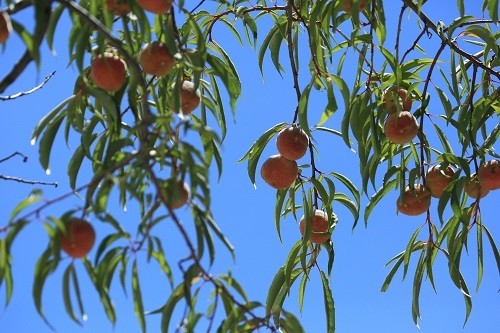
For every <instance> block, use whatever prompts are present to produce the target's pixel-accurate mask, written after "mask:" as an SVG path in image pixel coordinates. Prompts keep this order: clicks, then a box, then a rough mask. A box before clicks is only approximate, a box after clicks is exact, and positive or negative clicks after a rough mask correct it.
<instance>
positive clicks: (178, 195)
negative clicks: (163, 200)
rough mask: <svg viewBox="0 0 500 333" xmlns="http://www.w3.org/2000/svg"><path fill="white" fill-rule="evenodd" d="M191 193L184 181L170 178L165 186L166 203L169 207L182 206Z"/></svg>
mask: <svg viewBox="0 0 500 333" xmlns="http://www.w3.org/2000/svg"><path fill="white" fill-rule="evenodd" d="M190 195H191V189H190V188H189V185H188V184H187V183H186V182H182V183H181V182H179V181H178V180H177V179H175V180H171V181H170V182H169V186H168V187H167V204H168V207H169V208H170V209H177V208H180V207H182V206H184V205H185V204H186V203H187V202H188V200H189V196H190Z"/></svg>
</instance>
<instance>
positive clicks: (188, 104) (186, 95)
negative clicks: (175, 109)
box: [181, 81, 201, 115]
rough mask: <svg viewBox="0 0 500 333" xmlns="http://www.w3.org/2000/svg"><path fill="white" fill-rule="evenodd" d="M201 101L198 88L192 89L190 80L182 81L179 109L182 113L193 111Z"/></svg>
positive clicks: (192, 84)
mask: <svg viewBox="0 0 500 333" xmlns="http://www.w3.org/2000/svg"><path fill="white" fill-rule="evenodd" d="M200 102H201V94H200V91H199V90H198V89H196V90H195V89H194V83H193V82H191V81H184V82H182V86H181V110H182V114H184V115H188V114H190V113H191V112H193V111H194V110H195V109H196V108H197V107H198V105H200Z"/></svg>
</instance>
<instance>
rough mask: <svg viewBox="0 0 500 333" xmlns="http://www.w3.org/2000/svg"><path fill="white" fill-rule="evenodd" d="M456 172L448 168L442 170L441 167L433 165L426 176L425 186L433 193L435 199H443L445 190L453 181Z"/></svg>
mask: <svg viewBox="0 0 500 333" xmlns="http://www.w3.org/2000/svg"><path fill="white" fill-rule="evenodd" d="M454 174H455V171H454V170H453V168H452V167H450V166H447V167H445V168H443V169H441V167H440V165H439V164H438V165H433V166H432V167H430V168H429V170H427V173H426V174H425V185H426V186H427V188H428V189H429V191H431V195H432V196H433V197H435V198H441V195H442V194H443V192H444V189H445V188H446V187H447V186H448V185H449V184H450V183H451V181H452V180H453V175H454Z"/></svg>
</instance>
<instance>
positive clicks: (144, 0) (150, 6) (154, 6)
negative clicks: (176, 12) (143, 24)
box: [137, 0, 172, 15]
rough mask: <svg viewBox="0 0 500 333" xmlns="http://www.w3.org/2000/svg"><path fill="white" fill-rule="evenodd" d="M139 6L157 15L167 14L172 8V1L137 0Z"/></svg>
mask: <svg viewBox="0 0 500 333" xmlns="http://www.w3.org/2000/svg"><path fill="white" fill-rule="evenodd" d="M137 5H139V7H141V8H142V9H144V10H147V11H149V12H152V13H155V14H159V15H161V14H166V13H168V12H169V11H170V8H172V0H137Z"/></svg>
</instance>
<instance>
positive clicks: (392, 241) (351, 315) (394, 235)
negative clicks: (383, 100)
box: [0, 0, 500, 333]
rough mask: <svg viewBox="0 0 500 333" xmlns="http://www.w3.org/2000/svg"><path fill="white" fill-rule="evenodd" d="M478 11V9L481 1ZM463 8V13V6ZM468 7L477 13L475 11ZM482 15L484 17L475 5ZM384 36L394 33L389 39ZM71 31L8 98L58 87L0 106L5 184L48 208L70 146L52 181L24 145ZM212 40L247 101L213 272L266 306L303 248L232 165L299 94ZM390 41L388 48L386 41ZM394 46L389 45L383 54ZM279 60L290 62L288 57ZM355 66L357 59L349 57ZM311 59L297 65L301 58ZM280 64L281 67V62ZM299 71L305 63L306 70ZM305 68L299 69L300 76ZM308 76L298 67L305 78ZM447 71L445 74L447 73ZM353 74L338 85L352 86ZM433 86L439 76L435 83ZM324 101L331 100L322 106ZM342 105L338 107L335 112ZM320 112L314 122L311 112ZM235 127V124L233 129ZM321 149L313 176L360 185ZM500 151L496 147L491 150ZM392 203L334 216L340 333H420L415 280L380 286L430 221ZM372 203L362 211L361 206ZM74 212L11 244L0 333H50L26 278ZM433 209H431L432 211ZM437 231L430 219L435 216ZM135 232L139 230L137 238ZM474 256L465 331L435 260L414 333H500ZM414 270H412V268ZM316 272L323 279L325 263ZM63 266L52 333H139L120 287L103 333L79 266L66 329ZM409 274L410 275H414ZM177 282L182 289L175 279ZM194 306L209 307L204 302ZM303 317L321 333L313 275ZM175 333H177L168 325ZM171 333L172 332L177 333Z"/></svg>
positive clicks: (145, 276)
mask: <svg viewBox="0 0 500 333" xmlns="http://www.w3.org/2000/svg"><path fill="white" fill-rule="evenodd" d="M477 2H479V1H477ZM385 3H386V6H387V18H388V33H389V34H391V35H392V34H393V33H394V32H395V28H392V27H395V19H396V18H397V14H398V13H399V8H400V5H399V2H397V1H394V3H398V5H397V6H395V7H390V4H389V3H392V1H386V2H385ZM443 3H447V4H448V5H444V4H443V5H442V7H437V6H439V5H434V7H432V5H429V6H427V7H426V11H427V12H428V13H429V14H431V16H432V17H433V18H435V19H442V20H443V21H444V22H445V24H446V23H449V22H450V21H451V18H452V17H455V16H458V13H457V12H456V11H455V10H442V8H444V7H447V8H448V7H449V8H454V7H455V5H456V1H451V0H447V1H443ZM468 6H469V4H468ZM470 6H471V7H472V4H471V5H470ZM477 6H479V5H477ZM30 15H31V14H29V15H25V14H22V15H21V14H20V15H16V16H14V19H17V20H19V21H22V22H23V23H25V22H28V21H30V20H31V16H30ZM389 27H391V28H389ZM415 27H416V24H415V22H414V21H412V22H407V23H406V25H405V28H408V29H410V30H408V31H409V32H408V33H404V34H403V35H402V38H403V42H404V44H405V45H407V46H408V45H411V43H412V41H413V39H412V38H414V36H416V32H415V31H416V30H411V29H413V28H415ZM66 33H67V29H66V27H63V26H61V27H59V28H58V33H57V35H56V45H57V51H58V54H57V56H55V57H54V56H52V55H51V54H49V52H48V50H47V48H46V45H45V44H44V45H43V64H42V67H41V69H40V71H36V70H35V68H34V66H33V65H31V66H30V68H29V70H28V71H26V72H25V73H23V76H22V78H20V79H19V80H18V81H17V82H16V83H15V84H13V85H12V86H11V87H10V88H9V89H8V91H6V92H5V93H4V95H6V94H14V93H16V92H18V91H25V90H28V89H30V88H32V87H33V86H35V85H37V84H38V83H40V82H41V80H43V78H44V77H45V76H46V75H47V74H49V73H50V72H51V71H54V70H55V71H56V75H55V76H54V77H53V78H52V79H51V80H50V81H49V83H48V84H47V85H45V86H44V87H43V89H42V90H40V91H38V92H36V93H34V94H32V95H29V96H26V97H23V98H20V99H17V100H15V101H7V102H2V103H1V110H0V112H1V115H2V117H3V121H2V122H1V124H0V140H1V141H0V142H2V145H1V149H0V158H1V157H4V156H7V155H10V154H11V153H13V152H14V151H19V152H22V153H23V154H25V155H27V156H28V157H29V160H28V162H27V163H22V161H21V159H18V158H14V159H12V160H9V161H7V162H5V163H2V164H0V174H1V175H10V176H17V177H23V178H26V179H34V180H42V181H55V182H58V183H59V186H58V187H57V188H51V187H50V186H46V187H43V190H44V192H45V194H46V198H53V197H56V196H59V195H61V194H63V193H66V192H68V190H69V186H68V184H67V176H66V164H67V161H68V160H69V158H70V157H71V155H72V153H73V151H74V149H75V148H76V145H74V146H70V147H67V146H66V145H65V144H64V142H63V141H64V140H63V138H62V136H59V137H58V139H57V140H56V145H55V147H54V149H53V154H52V158H51V160H52V163H51V171H52V172H51V175H50V176H47V175H45V172H44V170H42V168H41V167H40V165H39V163H38V147H37V146H31V145H30V135H31V131H32V129H33V128H34V126H35V124H36V123H37V121H38V120H39V119H40V118H41V117H42V116H43V115H44V114H45V113H46V112H48V111H49V110H50V109H52V108H53V107H54V106H56V105H57V104H58V103H59V102H60V101H61V100H62V99H64V98H66V97H67V96H69V95H70V94H71V93H72V89H73V83H74V79H75V77H76V75H77V70H76V69H75V68H74V66H70V67H67V63H68V58H67V49H66V47H67V36H66ZM264 35H265V31H264V30H262V31H261V33H260V35H259V41H260V42H261V41H262V39H263V38H264ZM216 38H217V40H218V42H219V43H220V44H222V46H223V47H225V48H226V49H227V51H228V52H229V54H230V55H232V56H233V60H234V62H235V64H236V67H237V69H238V70H239V74H240V76H241V79H242V83H243V95H242V98H241V100H240V101H239V103H238V106H237V115H236V118H235V119H233V118H232V117H230V116H229V115H228V116H229V117H228V119H230V121H229V129H228V135H227V138H226V141H225V143H224V145H223V158H224V173H223V176H222V178H221V180H220V182H217V181H216V180H217V177H216V174H215V170H214V173H213V177H212V179H211V181H212V185H211V186H212V196H213V201H212V203H213V211H214V215H215V217H216V219H217V222H218V223H219V225H220V227H221V228H222V230H223V231H224V232H225V233H226V235H227V236H228V237H229V239H230V240H231V242H232V243H233V244H234V245H235V248H236V258H237V259H236V262H233V261H232V260H231V258H230V256H229V255H228V254H227V253H226V252H225V250H224V248H223V247H221V246H219V247H218V251H217V253H218V258H217V260H216V264H215V265H214V266H213V267H212V269H211V273H213V274H217V273H224V272H226V271H227V270H228V269H230V270H231V271H232V272H233V274H234V276H235V277H236V278H237V279H238V280H239V281H240V283H241V284H242V285H243V286H244V287H245V288H246V290H247V292H248V295H249V297H250V298H251V299H254V300H260V301H261V302H264V301H265V296H266V293H267V287H268V286H269V284H270V282H271V280H272V278H273V276H274V274H275V272H276V271H277V269H278V268H279V267H280V266H281V265H282V264H283V263H284V262H285V260H286V257H287V254H288V249H289V248H290V247H291V245H292V244H294V242H295V241H296V240H297V239H299V238H300V234H299V231H298V226H297V222H296V221H295V220H294V219H293V218H292V217H288V218H287V219H286V220H284V221H283V222H282V236H283V243H280V241H279V239H278V236H277V234H276V231H275V227H274V221H273V213H274V200H275V191H274V190H272V189H271V188H269V187H268V186H266V185H265V184H264V183H263V181H262V180H261V179H260V177H258V178H257V189H254V188H253V186H252V184H251V183H250V181H249V179H248V177H247V173H246V164H244V163H237V162H236V161H237V160H238V159H239V158H240V157H241V156H242V155H243V154H244V152H245V151H246V150H247V148H248V147H249V146H250V145H251V144H252V142H253V141H254V140H255V139H257V138H258V137H259V136H260V135H261V134H262V133H263V132H264V131H265V130H266V129H268V128H270V127H272V126H273V125H275V124H276V123H278V122H282V121H288V122H289V121H291V120H292V116H293V110H294V108H295V104H296V102H295V92H294V91H293V85H292V80H291V76H290V70H289V69H288V68H287V67H286V65H285V68H286V74H285V75H284V76H283V77H280V76H279V75H278V74H277V73H276V71H275V70H274V69H273V68H272V65H271V61H270V59H268V58H267V59H266V62H265V63H266V72H265V77H264V80H263V79H262V76H261V75H260V72H259V69H258V63H257V55H256V52H255V51H254V50H253V49H251V48H250V47H240V46H238V45H237V44H236V43H234V41H233V40H232V38H231V37H228V36H224V34H221V33H219V34H218V35H216ZM389 40H390V38H389ZM393 45H394V44H393V43H391V42H390V41H389V42H388V45H386V47H388V48H391V47H392V46H393ZM426 45H433V46H432V47H431V48H430V49H429V54H427V55H426V56H428V57H432V56H433V55H434V52H435V51H436V50H437V48H438V47H439V42H438V38H437V36H434V37H433V38H432V39H431V40H430V41H429V43H426ZM21 52H23V47H22V45H21V43H20V41H19V39H18V37H17V36H15V37H13V38H11V39H10V40H9V42H8V44H7V47H6V48H5V50H4V51H3V52H2V53H0V59H1V61H0V63H1V66H0V76H3V74H4V73H5V71H6V70H7V69H8V68H10V66H11V65H12V63H13V61H14V60H15V59H17V57H18V56H19V55H20V54H21ZM283 53H285V52H283ZM351 54H352V56H353V57H357V55H355V54H354V53H351ZM305 56H306V55H305V54H304V57H305ZM284 59H285V58H284ZM304 59H305V58H304ZM303 65H305V63H304V64H303ZM304 68H305V67H304ZM443 69H444V70H445V71H446V70H447V65H443ZM348 76H349V73H348V72H345V73H343V77H344V78H345V79H346V80H347V77H348ZM437 77H438V74H437V73H436V74H435V78H436V79H437ZM325 99H326V98H325ZM436 102H437V100H434V102H433V103H434V104H431V106H430V110H433V109H435V110H436V113H440V112H441V111H440V110H441V106H440V104H439V103H438V102H437V103H438V104H435V103H436ZM313 103H314V104H312V105H310V106H309V109H310V112H311V123H312V122H313V121H315V120H317V119H318V117H319V115H320V113H321V111H322V110H323V108H324V105H325V103H324V101H323V100H321V99H319V98H316V99H315V100H314V102H313ZM341 105H343V104H341ZM315 108H316V109H317V112H316V111H315ZM341 117H342V107H341V109H340V110H339V111H338V113H337V114H336V115H335V116H333V117H332V119H331V120H329V121H328V123H327V124H326V125H327V126H330V127H332V128H334V129H340V127H339V122H340V119H341ZM233 120H234V121H233ZM316 140H317V146H318V150H319V155H318V158H319V163H320V167H322V168H324V169H331V170H335V171H337V172H340V173H343V174H345V175H347V176H349V177H352V178H353V179H355V181H356V183H357V185H358V186H359V185H360V181H359V178H358V177H356V172H357V170H358V166H357V156H356V155H355V154H354V153H353V152H352V151H350V150H349V149H348V148H347V147H346V146H345V145H344V144H343V142H342V141H341V140H340V139H339V138H338V137H334V136H331V135H327V134H324V133H317V137H316ZM495 148H496V149H497V150H498V149H500V147H498V145H497V146H496V147H495ZM275 152H276V148H275V146H274V141H273V142H271V143H270V144H269V146H268V147H267V148H266V150H265V151H264V154H263V158H265V157H266V156H269V155H272V154H274V153H275ZM83 172H84V173H82V174H81V175H80V176H79V179H80V181H85V180H86V179H88V177H89V171H88V169H86V170H84V171H83ZM31 189H32V187H31V186H30V185H24V184H19V183H15V182H7V181H1V183H0V199H1V201H0V202H1V204H0V226H3V225H4V224H5V223H6V221H7V219H8V216H9V214H10V212H11V210H12V207H14V206H15V205H16V204H17V203H18V202H19V201H20V200H22V199H23V198H25V197H26V196H27V195H28V194H29V192H30V191H31ZM397 194H398V193H397V192H393V193H391V194H390V195H388V196H387V197H386V198H385V199H384V200H383V201H382V202H381V203H380V204H379V206H378V207H377V208H376V209H375V210H374V212H373V214H372V216H371V218H370V221H369V226H368V228H366V229H365V228H364V227H363V226H362V223H360V225H359V226H358V227H357V228H356V229H355V230H354V232H352V230H351V226H352V215H351V214H350V213H349V212H348V211H347V210H346V209H344V208H343V207H342V206H339V205H337V208H336V210H335V211H336V213H337V215H338V216H339V225H338V226H337V228H336V230H335V233H334V235H333V241H334V244H335V250H336V257H335V263H334V268H333V273H332V276H333V278H332V284H331V287H332V289H333V292H334V299H335V305H336V322H337V332H340V333H344V332H347V333H350V332H367V331H369V332H375V333H378V332H380V333H382V332H417V331H418V329H417V328H416V327H415V325H414V324H413V322H412V319H411V286H412V284H411V282H412V277H413V271H412V270H410V272H409V274H408V277H407V279H406V280H405V281H404V282H400V278H401V275H400V274H398V276H397V278H396V279H395V280H394V281H393V284H392V286H391V287H390V288H389V291H388V292H386V293H381V292H380V286H381V284H382V281H383V280H384V278H385V275H386V274H387V273H388V271H389V270H388V269H387V268H384V264H385V263H386V261H387V260H388V259H390V258H391V257H392V256H393V255H395V254H396V253H398V252H399V251H401V250H402V249H404V247H405V246H406V244H407V242H408V239H409V237H410V235H411V234H412V233H413V231H414V230H415V229H416V228H417V227H418V226H419V225H421V224H422V223H424V222H425V217H423V216H419V217H405V216H403V215H399V216H397V215H396V208H395V200H396V197H397ZM499 202H500V192H498V191H497V192H495V193H491V194H490V195H489V196H488V197H487V198H485V200H484V201H483V202H482V206H481V208H482V216H483V221H484V223H485V224H486V225H487V226H488V227H489V228H490V230H491V232H492V233H493V235H494V236H495V237H496V239H497V240H498V239H499V235H500V226H499V219H498V213H497V212H495V211H494V207H495V205H496V206H498V203H499ZM366 203H367V199H366V198H364V199H363V204H364V205H366ZM79 204H81V202H80V201H79V200H78V199H77V198H73V199H71V200H67V201H65V202H63V203H61V204H57V205H54V206H53V207H51V208H50V209H48V210H46V211H44V212H43V213H42V214H41V216H40V220H35V221H33V223H32V224H31V225H30V226H29V227H28V228H26V229H25V230H24V232H23V233H22V235H21V236H20V237H18V239H17V241H16V243H15V245H14V248H13V251H14V252H13V255H14V276H15V286H14V288H15V289H14V297H13V299H12V301H11V304H10V306H9V307H8V308H7V309H0V331H2V332H37V333H44V332H50V330H49V329H48V328H47V327H46V326H45V325H44V323H43V321H42V320H41V319H40V317H39V316H38V315H37V313H36V310H35V307H34V304H33V300H32V296H31V288H32V282H33V272H34V266H35V262H36V260H37V258H38V255H39V254H40V253H41V252H42V251H43V250H44V249H45V247H46V244H47V236H46V234H45V231H44V229H43V227H42V222H43V219H44V218H45V217H46V216H49V215H54V216H58V214H61V213H63V212H65V211H66V210H68V209H71V208H72V207H76V206H77V205H79ZM435 206H436V202H434V203H433V207H435ZM185 213H186V211H185V212H182V213H181V216H182V218H183V220H184V221H185V223H186V224H187V225H189V223H190V219H189V215H187V214H185ZM117 216H119V217H120V219H121V222H122V223H123V224H124V225H126V226H130V225H132V226H133V225H134V223H136V222H137V221H138V215H137V214H136V211H135V210H134V208H133V207H130V209H129V211H128V212H127V213H124V212H119V210H118V208H117ZM434 218H435V219H436V220H437V216H435V215H434ZM164 228H165V234H164V235H165V237H164V238H165V243H164V246H165V248H166V251H167V255H171V256H172V258H173V259H172V261H171V264H172V266H176V258H178V256H182V255H184V254H185V251H184V245H183V243H182V240H181V239H180V237H179V235H177V234H175V231H174V229H172V228H169V227H168V226H165V227H164ZM96 229H97V233H98V240H97V241H98V242H99V240H100V239H101V238H102V235H103V234H105V232H106V231H107V229H106V227H104V226H102V225H100V224H96ZM131 230H134V229H133V228H132V229H131ZM470 244H471V246H470V253H469V255H468V256H464V258H463V263H462V266H463V267H464V275H465V277H466V279H467V281H468V283H469V287H470V289H471V290H472V291H473V310H472V314H471V317H470V319H469V321H468V323H467V325H466V326H465V327H464V328H463V329H462V325H463V320H464V312H465V308H464V304H463V299H462V296H461V294H460V292H459V291H458V290H457V289H456V288H455V287H454V285H453V283H452V282H451V280H450V279H449V277H448V272H447V265H446V263H445V262H444V261H443V260H442V258H440V259H438V260H437V262H436V264H435V281H436V284H437V294H435V293H434V292H433V290H432V288H431V286H430V284H429V283H428V282H424V284H423V287H422V293H421V313H422V322H421V325H420V326H421V331H422V332H429V333H433V332H440V333H454V332H469V333H477V332H494V331H496V330H498V327H500V316H498V311H499V309H500V299H499V294H498V288H499V286H500V283H499V282H500V279H499V276H498V271H497V268H496V264H495V262H494V261H493V259H492V254H491V250H490V249H489V248H488V247H486V251H485V273H484V279H483V283H482V285H481V288H480V290H479V292H478V293H476V292H475V281H476V275H475V271H476V262H475V243H474V242H473V241H471V243H470ZM413 259H414V260H416V258H413ZM321 260H322V265H324V267H326V260H325V258H324V257H323V258H322V259H321ZM68 263H69V261H67V260H66V261H64V262H63V263H61V266H60V268H59V269H58V270H57V272H56V273H55V274H54V275H53V276H51V277H50V278H49V279H48V281H47V283H46V287H45V290H44V297H43V302H44V309H45V312H46V315H47V317H48V319H49V320H50V321H51V322H52V323H53V324H54V326H55V327H56V329H57V331H58V332H75V333H77V332H82V333H83V332H112V331H114V332H120V333H121V332H124V333H129V332H130V333H133V332H139V325H138V324H137V321H136V318H135V316H134V314H133V305H132V301H131V295H130V294H129V295H128V298H126V297H124V296H123V293H122V291H121V288H120V286H119V283H118V282H117V281H115V283H114V284H113V288H112V294H113V297H114V299H115V304H116V307H117V314H118V321H117V324H116V326H115V328H114V329H113V327H112V326H111V325H110V324H109V323H108V321H107V320H106V317H105V315H104V313H103V311H102V307H101V305H100V304H99V302H98V297H97V295H96V293H95V292H94V289H93V287H92V286H91V285H90V284H89V283H88V281H87V279H86V278H85V277H84V274H82V273H84V272H83V270H82V266H81V263H77V264H76V265H77V269H78V272H79V273H80V274H79V277H80V282H81V284H82V286H81V288H82V290H83V297H84V301H85V309H86V312H87V315H88V320H87V321H86V322H85V324H84V326H83V327H81V328H80V327H78V326H76V325H75V324H74V323H73V322H71V321H70V319H69V318H68V317H67V315H66V314H65V311H64V307H63V303H62V292H61V282H60V281H61V275H62V272H63V271H64V268H65V267H66V265H67V264H68ZM412 267H413V266H412ZM140 269H141V273H140V278H141V283H142V287H143V295H144V298H145V307H146V309H148V310H150V309H154V308H156V307H158V306H160V305H161V304H162V303H163V301H164V300H165V299H166V297H167V295H168V294H169V293H170V292H171V289H170V287H169V286H168V283H167V281H166V280H165V278H164V277H163V275H162V274H161V273H160V271H159V269H158V268H157V267H156V266H155V265H151V266H147V265H146V263H145V262H144V260H142V259H141V260H140ZM176 282H179V276H178V275H177V280H176ZM4 292H5V290H4V289H3V288H2V289H0V304H3V303H4V299H5V293H4ZM296 295H297V289H296V288H295V289H294V290H293V291H292V293H291V297H290V298H288V299H287V300H286V302H285V308H286V309H287V310H290V311H293V312H294V313H296V314H298V306H297V297H296ZM200 304H201V306H203V304H208V302H206V303H205V300H204V299H200ZM299 317H300V318H301V320H302V323H303V326H304V327H305V329H306V331H307V332H324V331H325V317H324V306H323V296H322V289H321V283H320V279H319V276H318V275H317V274H313V275H312V277H311V282H310V283H309V284H308V287H307V294H306V298H305V303H304V309H303V312H302V314H301V315H299ZM171 327H173V326H172V325H171ZM148 328H149V330H148V331H150V332H156V331H159V317H158V316H156V317H151V318H149V319H148ZM172 331H173V330H172Z"/></svg>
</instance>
